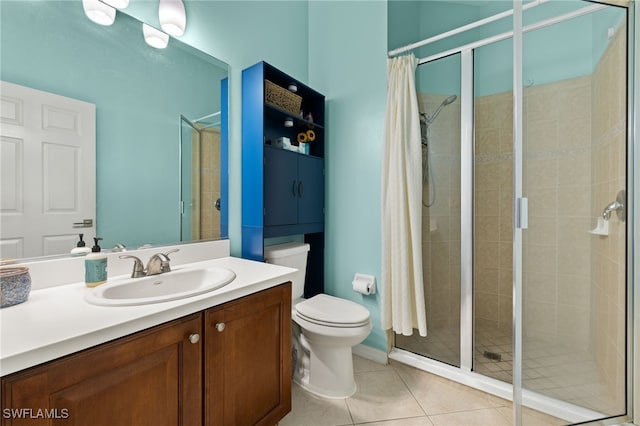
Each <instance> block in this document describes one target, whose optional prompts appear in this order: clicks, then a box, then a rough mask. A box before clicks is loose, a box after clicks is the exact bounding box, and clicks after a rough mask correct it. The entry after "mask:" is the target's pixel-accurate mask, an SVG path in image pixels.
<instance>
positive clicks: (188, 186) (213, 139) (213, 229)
mask: <svg viewBox="0 0 640 426" xmlns="http://www.w3.org/2000/svg"><path fill="white" fill-rule="evenodd" d="M220 114H221V113H220V112H216V113H213V114H209V115H206V116H204V117H200V118H197V119H195V120H190V119H188V118H187V117H185V116H183V115H181V116H180V241H199V240H211V239H219V238H221V237H224V235H222V226H221V213H220V210H221V206H220V203H221V198H222V195H221V190H222V185H221V178H222V171H221V167H222V162H221V158H222V157H221V128H220V126H221V119H220Z"/></svg>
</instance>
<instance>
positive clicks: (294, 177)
mask: <svg viewBox="0 0 640 426" xmlns="http://www.w3.org/2000/svg"><path fill="white" fill-rule="evenodd" d="M295 223H298V154H296V153H294V152H290V151H285V150H283V149H278V148H271V147H268V146H265V147H264V226H274V225H292V224H295Z"/></svg>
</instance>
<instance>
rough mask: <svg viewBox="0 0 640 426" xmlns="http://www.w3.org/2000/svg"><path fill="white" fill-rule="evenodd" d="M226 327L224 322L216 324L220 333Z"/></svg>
mask: <svg viewBox="0 0 640 426" xmlns="http://www.w3.org/2000/svg"><path fill="white" fill-rule="evenodd" d="M225 327H226V326H225V324H224V323H223V322H219V323H217V324H216V330H218V332H223V331H224V328H225Z"/></svg>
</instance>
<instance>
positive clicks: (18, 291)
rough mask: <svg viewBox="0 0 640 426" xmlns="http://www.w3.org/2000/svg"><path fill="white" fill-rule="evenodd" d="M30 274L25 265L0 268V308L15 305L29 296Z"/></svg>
mask: <svg viewBox="0 0 640 426" xmlns="http://www.w3.org/2000/svg"><path fill="white" fill-rule="evenodd" d="M30 291H31V276H30V275H29V268H27V267H26V266H11V267H6V268H0V308H6V307H8V306H13V305H17V304H18V303H22V302H25V301H26V300H27V299H28V298H29V292H30Z"/></svg>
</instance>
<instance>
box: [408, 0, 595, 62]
mask: <svg viewBox="0 0 640 426" xmlns="http://www.w3.org/2000/svg"><path fill="white" fill-rule="evenodd" d="M545 1H547V0H545ZM606 7H607V5H605V4H596V5H593V6H587V7H583V8H582V9H578V10H574V11H573V12H569V13H565V14H563V15H558V16H556V17H554V18H550V19H546V20H544V21H540V22H537V23H535V24H531V25H527V26H526V27H523V28H522V31H523V32H525V33H526V32H529V31H533V30H537V29H540V28H544V27H548V26H550V25H553V24H557V23H559V22H563V21H567V20H569V19H573V18H577V17H579V16H583V15H587V14H589V13H593V12H596V11H598V10H601V9H604V8H606ZM511 37H513V31H507V32H505V33H502V34H498V35H495V36H492V37H487V38H485V39H482V40H478V41H475V42H473V43H469V44H465V45H463V46H460V47H456V48H454V49H449V50H445V51H444V52H440V53H437V54H435V55H431V56H428V57H426V58H422V59H419V60H418V65H422V64H426V63H427V62H431V61H435V60H436V59H441V58H444V57H446V56H449V55H453V54H456V53H459V52H462V51H464V50H468V49H476V48H478V47H481V46H485V45H487V44H491V43H495V42H497V41H502V40H506V39H508V38H511Z"/></svg>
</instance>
